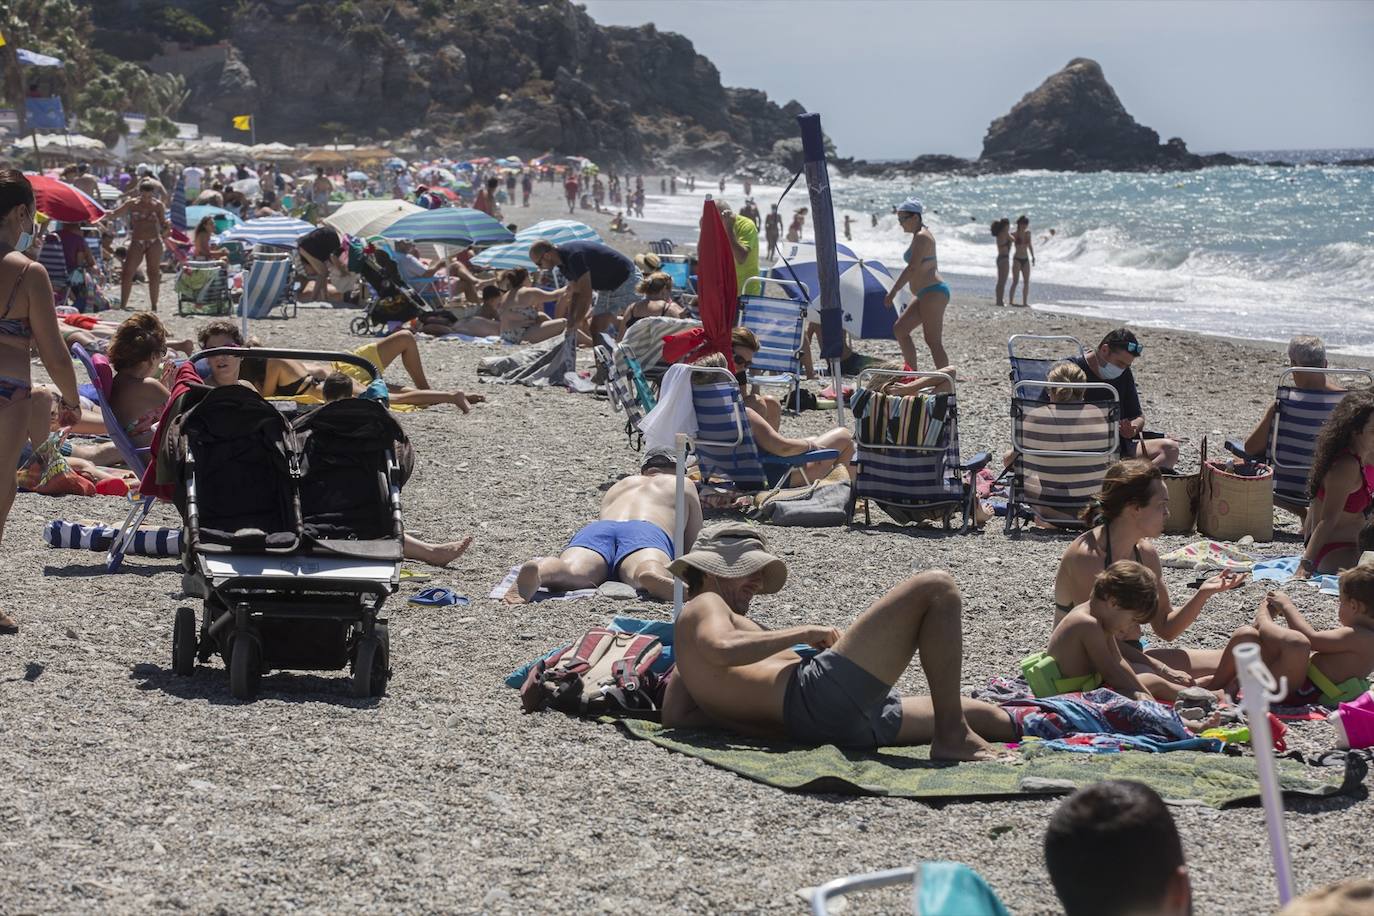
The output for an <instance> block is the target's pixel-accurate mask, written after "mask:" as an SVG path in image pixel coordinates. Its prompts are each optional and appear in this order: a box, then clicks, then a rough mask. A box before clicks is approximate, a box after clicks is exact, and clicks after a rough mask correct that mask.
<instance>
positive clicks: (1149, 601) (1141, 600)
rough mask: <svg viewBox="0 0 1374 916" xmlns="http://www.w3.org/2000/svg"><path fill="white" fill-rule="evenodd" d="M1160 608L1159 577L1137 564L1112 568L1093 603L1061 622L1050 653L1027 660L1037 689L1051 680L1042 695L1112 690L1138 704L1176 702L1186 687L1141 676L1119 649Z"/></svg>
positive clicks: (1120, 563) (1039, 692) (1025, 664)
mask: <svg viewBox="0 0 1374 916" xmlns="http://www.w3.org/2000/svg"><path fill="white" fill-rule="evenodd" d="M1158 603H1159V592H1158V586H1157V584H1156V582H1155V574H1154V573H1152V572H1150V570H1149V569H1148V568H1146V567H1145V566H1142V565H1141V564H1139V563H1136V562H1134V561H1132V560H1118V561H1117V562H1115V563H1113V564H1112V565H1111V566H1108V567H1107V568H1106V569H1105V570H1104V571H1102V572H1101V573H1099V574H1098V576H1097V578H1096V579H1095V580H1094V581H1093V590H1092V595H1091V596H1090V597H1089V598H1088V600H1087V602H1085V603H1084V604H1080V605H1079V606H1078V607H1076V608H1074V609H1073V610H1072V611H1069V613H1068V614H1066V615H1065V616H1064V619H1063V620H1061V621H1059V624H1058V625H1057V626H1056V627H1055V628H1054V633H1053V634H1051V636H1050V644H1049V647H1048V648H1047V649H1046V650H1045V652H1043V653H1037V654H1035V655H1032V656H1030V657H1029V658H1027V659H1023V660H1022V663H1021V664H1022V670H1023V672H1025V673H1026V679H1027V680H1028V681H1030V682H1031V686H1032V688H1033V689H1034V688H1035V687H1036V683H1037V681H1042V680H1045V679H1048V681H1046V682H1045V683H1044V684H1043V686H1042V687H1041V689H1037V690H1036V691H1035V692H1036V696H1042V695H1049V696H1052V695H1054V694H1056V693H1069V692H1074V691H1082V690H1092V689H1095V688H1096V687H1099V686H1106V687H1110V688H1111V689H1113V690H1115V691H1116V692H1118V693H1121V694H1124V695H1125V696H1127V697H1130V698H1131V699H1134V700H1153V699H1156V698H1158V699H1160V700H1165V701H1172V700H1173V699H1174V697H1175V696H1177V694H1178V691H1179V690H1180V689H1181V688H1180V686H1179V685H1177V684H1171V683H1169V682H1168V681H1166V680H1164V679H1163V678H1161V677H1157V676H1155V675H1150V674H1136V672H1135V671H1134V670H1133V669H1132V668H1131V666H1130V664H1129V663H1127V662H1126V660H1125V659H1123V658H1122V657H1121V649H1120V647H1119V646H1118V644H1117V641H1118V640H1120V639H1122V638H1124V636H1125V635H1126V634H1127V633H1128V632H1129V631H1130V630H1131V627H1132V626H1133V625H1136V626H1143V625H1145V624H1147V623H1149V622H1150V619H1151V618H1152V617H1153V616H1154V613H1155V608H1156V606H1157V605H1158ZM1046 657H1048V659H1049V660H1052V664H1048V663H1047V661H1046ZM1051 686H1052V687H1053V689H1052V690H1049V689H1046V688H1048V687H1051Z"/></svg>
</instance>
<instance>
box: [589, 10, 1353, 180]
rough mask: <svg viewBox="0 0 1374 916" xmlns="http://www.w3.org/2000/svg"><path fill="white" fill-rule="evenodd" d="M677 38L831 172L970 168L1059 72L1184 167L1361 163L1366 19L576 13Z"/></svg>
mask: <svg viewBox="0 0 1374 916" xmlns="http://www.w3.org/2000/svg"><path fill="white" fill-rule="evenodd" d="M585 5H586V8H587V12H588V13H590V14H591V16H592V18H594V19H595V20H597V21H598V22H600V23H603V24H606V25H641V24H643V23H646V22H653V23H654V24H655V25H657V26H658V27H659V28H660V29H662V30H664V31H672V32H680V33H681V34H683V35H685V36H687V37H688V38H690V39H691V40H692V42H693V43H694V44H695V45H696V49H697V51H698V52H699V53H701V54H704V55H706V57H708V58H710V59H711V61H712V62H713V63H714V64H715V65H716V67H717V68H719V70H720V72H721V79H722V81H723V82H724V83H725V84H726V85H727V86H749V87H752V88H756V89H762V90H764V91H766V92H767V93H768V95H769V97H770V98H772V99H774V100H775V101H778V102H786V101H787V100H788V99H791V98H795V99H797V100H798V101H800V102H801V103H802V104H803V105H805V106H806V107H807V108H808V109H809V110H811V111H818V112H820V113H821V118H822V123H823V125H824V127H825V130H826V133H827V134H829V135H830V137H831V138H832V139H833V140H834V141H835V144H836V146H837V147H838V148H839V152H840V154H841V155H848V156H859V157H864V158H872V159H883V158H910V157H913V156H916V155H920V154H923V153H954V154H956V155H963V156H976V155H977V154H978V152H979V151H980V150H981V148H982V142H983V134H984V132H985V131H986V130H987V126H988V123H989V122H990V121H991V120H992V119H993V118H995V117H998V116H1000V115H1002V114H1004V113H1006V111H1007V110H1008V109H1009V108H1011V106H1012V105H1013V104H1015V103H1016V101H1017V100H1019V99H1020V98H1021V96H1022V95H1024V94H1025V93H1027V92H1029V91H1030V90H1031V89H1033V88H1035V87H1036V86H1038V85H1039V84H1040V83H1041V81H1043V80H1044V79H1045V77H1047V76H1049V75H1050V74H1051V73H1053V72H1055V71H1056V70H1058V69H1060V68H1061V67H1063V66H1064V65H1065V64H1066V63H1068V62H1069V61H1070V60H1071V59H1072V58H1074V57H1091V58H1094V59H1095V60H1097V61H1098V63H1100V64H1101V65H1102V68H1103V71H1104V72H1105V73H1106V75H1107V80H1108V82H1110V83H1111V84H1112V86H1113V87H1114V88H1115V89H1116V92H1117V95H1118V96H1120V97H1121V101H1122V103H1123V104H1125V106H1126V110H1127V111H1129V112H1130V113H1131V114H1132V115H1133V116H1134V117H1135V119H1136V120H1137V121H1140V122H1141V123H1142V124H1145V125H1147V126H1149V127H1153V128H1154V129H1155V130H1157V131H1159V133H1160V137H1161V139H1167V138H1169V137H1174V136H1178V137H1182V138H1183V139H1184V140H1186V141H1187V142H1188V145H1189V148H1191V149H1193V150H1198V151H1211V150H1223V149H1230V150H1254V149H1303V148H1320V147H1374V3H1370V2H1366V0H1336V2H1328V0H1305V2H1246V3H1241V2H1205V0H1198V2H1146V0H1138V2H1126V3H1122V2H1116V0H1097V2H1078V3H1071V2H1029V0H1022V2H1002V0H986V2H962V3H943V2H928V3H912V2H903V0H887V2H875V0H848V2H844V0H838V2H837V0H724V2H722V0H586V2H585Z"/></svg>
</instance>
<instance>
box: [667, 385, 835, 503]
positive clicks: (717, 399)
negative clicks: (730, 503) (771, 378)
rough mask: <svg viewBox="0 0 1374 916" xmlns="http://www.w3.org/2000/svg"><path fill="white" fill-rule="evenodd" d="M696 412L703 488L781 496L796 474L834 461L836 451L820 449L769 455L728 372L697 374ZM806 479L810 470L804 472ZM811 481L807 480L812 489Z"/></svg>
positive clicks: (696, 446)
mask: <svg viewBox="0 0 1374 916" xmlns="http://www.w3.org/2000/svg"><path fill="white" fill-rule="evenodd" d="M692 406H693V407H694V408H695V409H696V419H697V435H696V438H695V439H693V440H692V445H693V448H694V449H695V451H696V454H697V463H698V464H699V465H700V467H701V479H702V482H703V483H708V482H713V481H719V482H726V483H729V484H730V485H731V486H733V487H734V488H735V489H737V490H744V491H750V492H752V491H757V490H770V491H771V490H777V489H781V487H782V486H783V484H784V483H786V481H787V478H788V475H789V474H790V473H791V471H792V469H793V468H803V467H804V466H805V465H808V464H810V463H812V462H813V461H833V460H835V459H836V458H838V457H839V456H840V453H839V452H837V451H836V450H835V449H829V448H827V449H815V450H813V451H809V452H806V453H804V454H801V455H790V456H786V457H784V456H780V455H769V454H765V453H763V452H760V451H759V448H758V446H757V445H756V444H755V442H754V434H753V431H752V430H750V428H749V418H748V416H747V415H746V414H745V412H744V401H743V399H742V398H740V393H739V385H738V384H737V383H736V382H735V377H734V376H733V375H731V374H730V373H729V372H728V371H726V370H725V369H713V368H695V369H693V370H692ZM802 476H803V478H804V479H805V476H806V474H805V470H803V472H802ZM810 482H811V481H810V480H809V479H808V480H807V483H810Z"/></svg>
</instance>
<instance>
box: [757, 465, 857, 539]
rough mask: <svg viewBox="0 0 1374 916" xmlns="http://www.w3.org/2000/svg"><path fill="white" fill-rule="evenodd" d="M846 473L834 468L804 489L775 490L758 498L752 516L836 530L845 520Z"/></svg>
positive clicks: (782, 524) (791, 524) (847, 486)
mask: <svg viewBox="0 0 1374 916" xmlns="http://www.w3.org/2000/svg"><path fill="white" fill-rule="evenodd" d="M850 487H851V484H850V482H849V473H848V472H847V471H846V470H845V469H844V468H842V467H838V468H834V469H833V470H831V472H830V473H829V474H827V475H826V476H825V477H823V478H821V479H820V480H817V481H815V482H813V483H811V484H808V485H807V486H803V487H794V488H791V489H786V490H778V491H777V492H776V493H768V494H765V495H763V496H761V497H758V499H759V505H758V508H757V510H756V511H755V513H754V517H755V518H758V519H760V520H762V521H765V522H769V523H771V524H774V525H779V526H783V527H793V528H839V527H841V526H843V525H844V523H845V522H847V521H849V495H850Z"/></svg>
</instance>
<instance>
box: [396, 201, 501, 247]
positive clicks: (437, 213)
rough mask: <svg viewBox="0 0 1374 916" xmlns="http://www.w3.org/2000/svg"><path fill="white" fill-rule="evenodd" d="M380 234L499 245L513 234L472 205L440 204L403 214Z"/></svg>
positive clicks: (423, 240)
mask: <svg viewBox="0 0 1374 916" xmlns="http://www.w3.org/2000/svg"><path fill="white" fill-rule="evenodd" d="M382 235H383V236H384V237H386V238H389V239H414V240H415V241H417V242H449V243H452V244H455V245H473V244H476V245H500V244H503V243H505V242H513V241H515V235H514V234H513V233H512V232H511V231H510V230H509V229H507V228H506V227H505V226H503V225H501V224H500V223H499V222H497V221H496V220H494V219H492V218H491V217H490V216H488V215H487V214H485V213H483V212H482V211H481V210H474V209H472V208H471V207H441V208H439V209H438V210H426V211H425V212H423V213H412V214H410V215H409V216H405V217H402V218H401V219H399V220H397V221H396V222H394V223H392V224H391V225H390V226H388V227H387V228H386V229H385V230H384V231H383V232H382Z"/></svg>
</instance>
